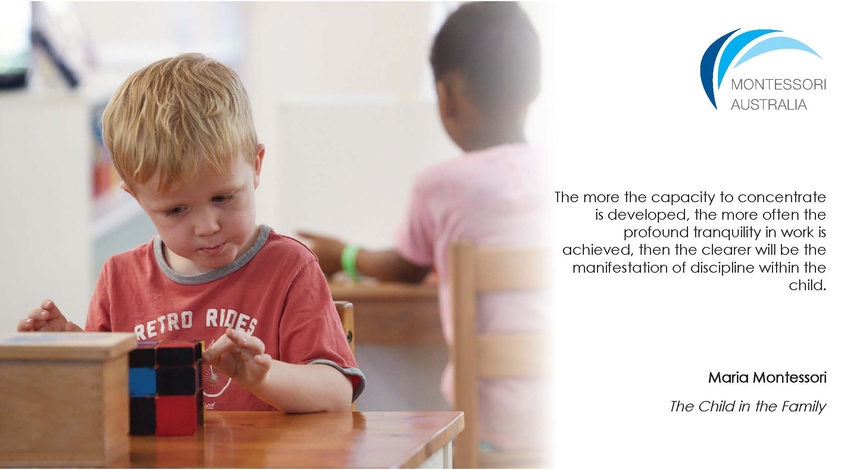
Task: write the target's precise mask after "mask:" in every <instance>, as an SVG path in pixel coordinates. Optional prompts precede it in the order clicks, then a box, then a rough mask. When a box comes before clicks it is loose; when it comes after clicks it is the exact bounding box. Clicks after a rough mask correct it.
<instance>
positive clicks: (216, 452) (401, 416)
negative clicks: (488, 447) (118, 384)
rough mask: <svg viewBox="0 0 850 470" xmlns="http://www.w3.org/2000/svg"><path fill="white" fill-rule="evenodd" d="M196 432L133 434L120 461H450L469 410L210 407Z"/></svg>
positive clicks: (341, 464)
mask: <svg viewBox="0 0 850 470" xmlns="http://www.w3.org/2000/svg"><path fill="white" fill-rule="evenodd" d="M205 420H206V422H205V425H204V428H203V429H202V430H199V431H198V433H197V434H196V435H194V436H171V437H157V436H133V437H131V438H130V455H129V457H128V458H127V459H121V460H119V461H117V462H114V463H113V464H112V466H115V467H147V468H153V467H171V468H175V467H177V468H187V467H190V468H213V467H226V468H246V467H252V468H262V467H267V468H304V467H307V468H363V467H366V468H415V467H419V466H422V465H423V464H426V465H428V466H431V465H434V464H437V465H438V466H440V467H443V468H450V467H451V441H452V439H454V437H455V436H457V435H458V433H459V432H460V431H461V430H462V429H463V413H461V412H459V411H445V412H444V411H439V412H368V413H356V412H355V413H348V412H345V413H308V414H298V415H291V414H285V413H278V412H273V411H208V412H207V413H206V418H205Z"/></svg>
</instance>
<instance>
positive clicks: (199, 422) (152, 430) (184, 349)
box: [129, 341, 204, 436]
mask: <svg viewBox="0 0 850 470" xmlns="http://www.w3.org/2000/svg"><path fill="white" fill-rule="evenodd" d="M203 351H204V342H203V341H139V342H138V344H137V347H136V349H135V350H133V351H130V354H129V365H130V371H129V378H130V380H129V382H130V434H131V435H134V436H141V435H151V434H156V435H157V436H187V435H193V434H195V431H196V430H197V429H198V427H200V426H203V424H204V392H203V390H202V388H201V381H200V371H201V364H200V362H201V355H202V354H203Z"/></svg>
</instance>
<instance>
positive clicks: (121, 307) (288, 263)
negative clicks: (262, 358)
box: [85, 225, 366, 411]
mask: <svg viewBox="0 0 850 470" xmlns="http://www.w3.org/2000/svg"><path fill="white" fill-rule="evenodd" d="M227 327H232V328H236V329H240V330H244V331H246V332H248V334H251V335H253V336H255V337H257V338H260V339H261V340H262V341H263V343H264V344H265V346H266V353H268V354H269V355H270V356H271V357H272V359H275V360H279V361H284V362H288V363H291V364H325V365H328V366H330V367H333V368H335V369H337V370H339V371H340V372H341V373H342V374H344V375H346V376H347V377H348V378H349V379H350V380H351V383H352V385H353V387H354V391H353V392H354V393H353V396H352V401H354V400H355V399H356V398H357V397H358V396H359V395H360V393H361V392H362V391H363V389H364V387H365V385H366V381H365V378H364V376H363V373H362V372H361V371H360V369H359V368H358V367H357V362H356V361H355V360H354V356H353V355H352V354H351V349H350V348H349V347H348V342H347V341H346V338H345V333H344V332H343V329H342V324H341V323H340V321H339V315H338V314H337V312H336V307H335V306H334V304H333V300H332V299H331V293H330V289H329V288H328V284H327V281H326V280H325V276H324V274H322V270H321V269H320V268H319V263H318V260H317V259H316V256H315V255H314V254H313V252H312V251H310V250H309V249H308V248H307V247H305V246H304V245H302V244H301V243H300V242H298V241H297V240H294V239H292V238H289V237H286V236H283V235H279V234H277V233H275V232H274V231H272V230H271V228H269V227H268V226H265V225H264V226H261V229H260V234H259V236H258V237H257V240H256V241H255V242H254V244H253V245H252V246H251V248H250V249H249V250H248V252H247V253H245V254H244V255H242V256H240V257H239V258H237V259H236V260H234V261H233V262H232V263H230V264H228V265H227V266H223V267H221V268H217V269H214V270H212V271H210V272H207V273H204V274H199V275H194V276H189V275H185V274H180V273H178V272H175V271H174V270H172V269H171V268H170V267H169V266H168V265H167V264H166V263H165V259H164V257H163V249H162V241H161V240H160V238H159V237H155V238H154V239H153V240H152V241H151V242H149V243H146V244H144V245H141V246H139V247H137V248H134V249H132V250H129V251H126V252H123V253H119V254H117V255H115V256H113V257H111V258H109V259H108V260H107V261H106V263H105V264H104V266H103V269H102V270H101V272H100V277H99V278H98V280H97V286H96V287H95V292H94V296H93V297H92V300H91V304H90V306H89V313H88V317H87V319H86V328H85V329H86V331H132V332H135V333H136V338H137V339H138V340H140V341H141V340H151V341H156V340H175V339H182V340H191V341H198V340H203V341H204V342H205V344H206V346H207V347H209V346H210V345H211V344H212V343H213V342H214V341H215V340H216V339H218V338H219V337H221V335H222V334H224V331H225V330H226V329H227ZM201 376H202V381H203V384H202V385H203V389H204V402H205V404H206V407H207V409H208V410H216V411H230V410H237V411H250V410H257V411H264V410H274V408H273V407H272V406H271V405H268V404H267V403H265V402H264V401H262V400H260V399H259V398H257V397H256V396H254V395H253V394H252V393H250V392H248V391H246V390H243V389H242V388H240V387H239V386H238V385H237V384H236V383H234V382H233V381H232V380H231V379H230V378H229V377H227V376H225V375H223V374H221V373H219V372H218V371H216V370H215V369H213V368H212V367H210V366H203V369H202V371H201Z"/></svg>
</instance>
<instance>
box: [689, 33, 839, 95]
mask: <svg viewBox="0 0 850 470" xmlns="http://www.w3.org/2000/svg"><path fill="white" fill-rule="evenodd" d="M739 31H740V29H736V30H734V31H730V32H729V33H726V34H724V35H723V36H720V37H719V38H717V40H715V41H714V42H713V43H711V45H710V46H708V49H706V50H705V53H704V54H703V56H702V61H701V62H700V71H699V74H700V79H701V80H702V87H703V89H704V90H705V95H706V96H707V97H708V99H709V101H711V105H712V106H714V108H715V109H717V106H718V104H717V94H718V92H719V91H720V90H721V86H722V85H723V83H724V82H723V79H724V78H726V77H730V79H729V80H728V82H727V83H729V84H730V86H729V87H728V89H729V91H730V92H732V93H730V95H731V96H732V98H733V99H732V103H731V105H730V106H729V107H728V109H730V110H734V111H739V110H740V111H759V110H761V111H775V110H791V111H796V110H807V109H808V107H807V106H806V101H805V97H806V93H807V92H811V91H823V90H826V79H825V78H810V77H798V76H783V75H784V74H786V73H787V72H785V71H784V69H787V68H789V67H793V68H800V67H804V66H805V63H803V65H801V63H800V61H799V60H797V59H798V58H797V57H792V56H783V57H782V58H783V59H784V65H786V66H785V67H782V68H783V72H782V73H780V74H778V75H776V76H766V75H764V74H763V73H764V72H760V73H762V74H760V75H759V76H754V77H741V78H731V75H729V74H728V73H729V72H730V67H731V68H733V69H734V68H736V67H738V66H740V65H741V64H743V63H745V62H747V61H749V60H750V59H753V58H756V57H759V56H761V55H764V54H767V53H768V52H774V51H780V50H791V51H802V52H804V53H808V54H806V55H807V56H808V55H812V56H815V57H817V58H818V59H820V58H821V57H820V55H818V53H817V52H815V51H814V50H813V49H812V48H811V47H809V46H807V45H806V44H803V43H802V42H800V41H799V40H797V39H793V38H790V37H787V36H782V35H780V34H777V33H782V31H780V30H777V29H754V30H751V31H745V32H742V33H739V34H737V35H736V33H738V32H739ZM733 36H734V37H733ZM730 38H731V39H730ZM792 59H794V60H793V61H792ZM733 63H734V65H733ZM774 63H775V62H774ZM771 73H775V72H771ZM789 75H790V74H789ZM725 93H726V90H725V89H724V94H725ZM754 93H755V94H756V95H757V96H756V97H753V94H754Z"/></svg>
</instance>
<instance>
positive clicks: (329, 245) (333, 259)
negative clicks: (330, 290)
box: [297, 231, 345, 276]
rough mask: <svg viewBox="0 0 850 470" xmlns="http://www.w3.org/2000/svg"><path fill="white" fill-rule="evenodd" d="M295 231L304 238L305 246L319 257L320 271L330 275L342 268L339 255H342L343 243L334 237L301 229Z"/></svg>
mask: <svg viewBox="0 0 850 470" xmlns="http://www.w3.org/2000/svg"><path fill="white" fill-rule="evenodd" d="M297 233H298V236H299V237H301V238H303V239H305V242H306V244H307V246H309V247H310V249H311V250H313V253H315V254H316V257H317V258H319V267H321V268H322V271H323V272H324V273H325V274H326V275H328V276H330V275H332V274H334V273H336V272H337V271H340V270H341V269H342V266H341V265H340V257H341V256H342V250H343V249H344V248H345V243H343V242H341V241H340V240H337V239H336V238H330V237H323V236H321V235H315V234H312V233H307V232H301V231H299V232H297Z"/></svg>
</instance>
